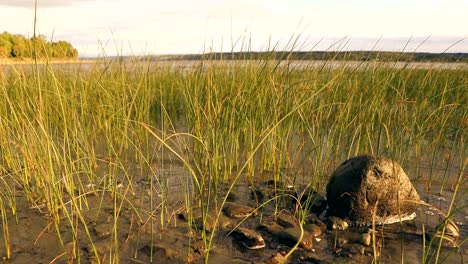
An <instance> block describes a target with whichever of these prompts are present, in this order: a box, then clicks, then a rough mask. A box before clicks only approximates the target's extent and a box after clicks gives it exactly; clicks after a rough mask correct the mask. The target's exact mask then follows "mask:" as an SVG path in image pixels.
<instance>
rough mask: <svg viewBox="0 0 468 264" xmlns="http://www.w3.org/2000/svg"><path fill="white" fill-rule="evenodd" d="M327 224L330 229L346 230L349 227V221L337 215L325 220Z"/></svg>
mask: <svg viewBox="0 0 468 264" xmlns="http://www.w3.org/2000/svg"><path fill="white" fill-rule="evenodd" d="M325 224H326V225H327V227H328V229H330V230H346V229H348V227H349V224H348V222H346V221H345V220H343V219H341V218H338V217H335V216H330V217H329V218H328V219H327V220H326V221H325Z"/></svg>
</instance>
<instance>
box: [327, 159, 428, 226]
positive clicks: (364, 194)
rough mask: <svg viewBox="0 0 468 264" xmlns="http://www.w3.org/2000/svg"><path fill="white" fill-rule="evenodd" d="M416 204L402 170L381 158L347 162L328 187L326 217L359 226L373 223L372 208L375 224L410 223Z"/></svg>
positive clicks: (336, 172) (411, 188) (414, 192)
mask: <svg viewBox="0 0 468 264" xmlns="http://www.w3.org/2000/svg"><path fill="white" fill-rule="evenodd" d="M419 201H420V199H419V195H418V193H417V192H416V190H415V189H414V187H413V185H412V184H411V181H410V180H409V178H408V176H407V175H406V174H405V172H404V171H403V169H402V168H401V166H400V165H398V164H397V163H396V162H394V161H392V160H389V159H386V158H381V157H373V156H368V155H363V156H357V157H354V158H350V159H348V160H346V161H345V162H343V163H342V164H341V165H340V166H339V167H338V168H337V169H336V170H335V172H334V173H333V174H332V176H331V178H330V181H329V182H328V184H327V202H328V206H329V208H328V214H329V215H332V216H337V217H340V218H349V219H350V220H351V221H356V222H357V223H360V224H370V223H372V217H373V210H374V208H376V209H377V211H376V213H375V216H376V218H375V221H376V223H394V222H398V221H400V219H401V220H408V219H412V218H414V216H415V213H414V211H415V210H416V208H417V207H418V202H419ZM376 205H377V206H376Z"/></svg>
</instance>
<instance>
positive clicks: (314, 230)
mask: <svg viewBox="0 0 468 264" xmlns="http://www.w3.org/2000/svg"><path fill="white" fill-rule="evenodd" d="M304 229H305V230H307V232H309V233H310V234H311V235H312V236H313V237H318V236H320V235H322V233H323V231H322V228H320V227H319V226H318V225H315V224H307V225H304Z"/></svg>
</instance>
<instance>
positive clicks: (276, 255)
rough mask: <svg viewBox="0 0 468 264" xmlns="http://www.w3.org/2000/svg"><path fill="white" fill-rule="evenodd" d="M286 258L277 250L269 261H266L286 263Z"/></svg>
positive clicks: (268, 263)
mask: <svg viewBox="0 0 468 264" xmlns="http://www.w3.org/2000/svg"><path fill="white" fill-rule="evenodd" d="M285 261H286V260H285V258H284V255H282V254H281V253H279V252H277V253H274V254H273V255H272V256H271V257H270V258H269V259H268V260H267V261H265V263H266V264H279V263H285Z"/></svg>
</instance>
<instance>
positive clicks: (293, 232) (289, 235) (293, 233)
mask: <svg viewBox="0 0 468 264" xmlns="http://www.w3.org/2000/svg"><path fill="white" fill-rule="evenodd" d="M299 239H301V229H300V228H299V227H295V228H286V229H284V230H283V231H282V232H280V233H279V234H278V240H279V241H280V243H282V244H284V245H286V246H289V247H292V246H294V245H296V244H297V243H298V242H299ZM313 240H314V238H313V236H312V235H311V234H310V233H308V232H307V231H305V230H303V235H302V239H301V240H300V242H299V247H301V248H304V249H311V248H312V247H313V245H314V243H313Z"/></svg>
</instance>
